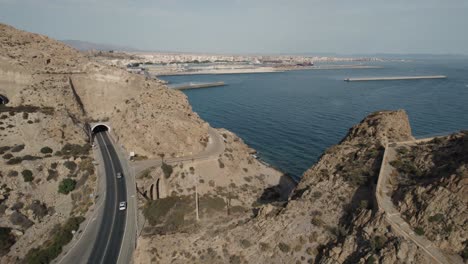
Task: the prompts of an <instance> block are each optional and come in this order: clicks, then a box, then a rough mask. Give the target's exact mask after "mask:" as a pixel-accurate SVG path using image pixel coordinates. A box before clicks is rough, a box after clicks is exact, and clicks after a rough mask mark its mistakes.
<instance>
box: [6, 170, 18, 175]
mask: <svg viewBox="0 0 468 264" xmlns="http://www.w3.org/2000/svg"><path fill="white" fill-rule="evenodd" d="M7 176H8V177H16V176H18V172H17V171H15V170H11V171H9V172H8V174H7Z"/></svg>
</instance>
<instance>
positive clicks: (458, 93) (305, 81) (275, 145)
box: [160, 57, 468, 179]
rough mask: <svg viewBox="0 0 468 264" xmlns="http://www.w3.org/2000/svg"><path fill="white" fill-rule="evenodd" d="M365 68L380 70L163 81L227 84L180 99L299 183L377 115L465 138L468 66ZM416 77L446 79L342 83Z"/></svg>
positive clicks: (460, 62) (418, 130)
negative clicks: (390, 114) (400, 115)
mask: <svg viewBox="0 0 468 264" xmlns="http://www.w3.org/2000/svg"><path fill="white" fill-rule="evenodd" d="M465 58H466V57H465ZM365 65H371V66H378V67H379V68H372V69H333V70H299V71H288V72H281V73H258V74H225V75H183V76H165V77H160V78H161V79H163V80H166V81H168V82H169V83H170V84H173V85H174V84H177V83H188V82H199V83H204V82H219V81H222V82H225V83H226V84H227V85H226V86H223V87H216V88H206V89H194V90H185V91H183V92H184V93H185V94H186V95H187V96H188V99H189V101H190V103H191V105H192V108H193V110H194V111H195V112H197V113H198V114H199V115H200V117H201V118H203V119H204V120H205V121H207V122H209V123H210V125H211V126H212V127H215V128H226V129H228V130H230V131H232V132H234V133H236V134H237V135H238V136H240V137H241V138H242V139H243V140H244V142H245V143H246V144H248V145H249V146H251V147H253V148H254V149H256V150H257V151H258V156H259V157H260V158H261V159H262V160H264V161H266V162H267V163H269V164H271V165H272V166H274V167H276V168H278V169H280V170H281V171H283V172H284V173H288V174H290V175H292V176H293V177H295V178H296V179H299V178H300V177H301V176H302V174H303V173H304V172H305V171H306V170H307V169H308V168H309V167H311V166H312V165H313V164H314V163H315V162H316V161H317V160H318V159H319V157H320V156H321V155H322V153H323V152H324V150H326V149H327V148H329V147H330V146H332V145H334V144H338V143H339V142H340V140H341V139H343V137H345V136H346V134H347V132H348V130H349V128H351V127H352V126H353V125H355V124H356V123H358V122H360V121H361V120H362V119H363V118H364V117H366V116H367V115H368V114H370V113H372V112H374V111H378V110H394V109H404V110H406V112H407V113H408V116H409V120H410V123H411V128H412V132H413V135H414V136H415V137H419V138H422V137H428V136H435V135H444V134H449V133H453V132H456V131H460V130H468V59H453V58H451V59H443V58H442V59H432V58H431V59H421V58H418V59H414V60H398V61H385V62H369V63H365ZM419 75H446V76H447V77H448V78H447V79H433V80H405V81H372V82H345V81H344V79H346V78H357V77H380V76H419Z"/></svg>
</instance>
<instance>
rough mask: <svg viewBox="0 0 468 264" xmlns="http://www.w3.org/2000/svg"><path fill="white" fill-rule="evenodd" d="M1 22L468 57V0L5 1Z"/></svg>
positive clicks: (179, 43)
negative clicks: (465, 55)
mask: <svg viewBox="0 0 468 264" xmlns="http://www.w3.org/2000/svg"><path fill="white" fill-rule="evenodd" d="M0 22H3V23H7V24H11V25H13V26H15V27H18V28H21V29H24V30H28V31H32V32H37V33H41V34H46V35H49V36H51V37H53V38H56V39H77V40H84V41H92V42H98V43H108V44H117V45H125V46H132V47H136V48H140V49H146V50H170V51H188V52H215V53H304V52H307V53H324V52H325V53H344V54H353V53H381V52H384V53H437V54H439V53H464V54H468V33H467V32H468V1H467V0H321V1H319V0H289V1H288V0H229V1H225V0H190V1H189V0H185V1H182V0H133V1H130V0H0Z"/></svg>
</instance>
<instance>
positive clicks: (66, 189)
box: [58, 178, 76, 194]
mask: <svg viewBox="0 0 468 264" xmlns="http://www.w3.org/2000/svg"><path fill="white" fill-rule="evenodd" d="M75 186H76V181H75V180H73V179H70V178H66V179H63V180H62V181H61V182H60V184H59V190H58V192H59V193H63V194H68V193H70V192H71V191H73V190H74V189H75Z"/></svg>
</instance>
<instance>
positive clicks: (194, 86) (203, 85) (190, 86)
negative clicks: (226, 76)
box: [170, 82, 226, 90]
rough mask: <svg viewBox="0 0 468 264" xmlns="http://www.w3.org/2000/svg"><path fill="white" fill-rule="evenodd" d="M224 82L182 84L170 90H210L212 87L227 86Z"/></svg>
mask: <svg viewBox="0 0 468 264" xmlns="http://www.w3.org/2000/svg"><path fill="white" fill-rule="evenodd" d="M225 85H226V84H225V83H224V82H211V83H186V84H181V85H178V86H172V87H170V88H172V89H174V90H189V89H200V88H210V87H218V86H225Z"/></svg>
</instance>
